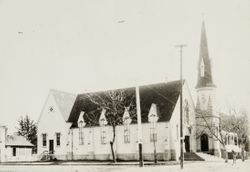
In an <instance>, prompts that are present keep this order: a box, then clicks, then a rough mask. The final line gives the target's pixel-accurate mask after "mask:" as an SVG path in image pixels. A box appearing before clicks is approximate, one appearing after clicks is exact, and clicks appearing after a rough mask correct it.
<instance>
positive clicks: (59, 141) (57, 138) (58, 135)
mask: <svg viewBox="0 0 250 172" xmlns="http://www.w3.org/2000/svg"><path fill="white" fill-rule="evenodd" d="M60 145H61V133H56V146H60Z"/></svg>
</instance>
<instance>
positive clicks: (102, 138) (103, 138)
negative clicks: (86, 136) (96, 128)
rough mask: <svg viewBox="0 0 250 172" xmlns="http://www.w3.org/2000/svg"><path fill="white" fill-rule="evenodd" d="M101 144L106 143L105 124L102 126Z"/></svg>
mask: <svg viewBox="0 0 250 172" xmlns="http://www.w3.org/2000/svg"><path fill="white" fill-rule="evenodd" d="M101 144H106V131H105V127H104V126H103V127H102V128H101Z"/></svg>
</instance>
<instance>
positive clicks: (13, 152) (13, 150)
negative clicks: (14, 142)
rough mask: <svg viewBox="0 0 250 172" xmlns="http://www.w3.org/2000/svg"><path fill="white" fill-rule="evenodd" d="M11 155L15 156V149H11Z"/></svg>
mask: <svg viewBox="0 0 250 172" xmlns="http://www.w3.org/2000/svg"><path fill="white" fill-rule="evenodd" d="M12 155H13V156H16V148H13V149H12Z"/></svg>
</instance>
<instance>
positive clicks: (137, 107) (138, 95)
mask: <svg viewBox="0 0 250 172" xmlns="http://www.w3.org/2000/svg"><path fill="white" fill-rule="evenodd" d="M135 92H136V110H137V132H138V137H137V138H138V146H139V162H140V167H143V157H142V126H141V104H140V91H139V86H136V90H135Z"/></svg>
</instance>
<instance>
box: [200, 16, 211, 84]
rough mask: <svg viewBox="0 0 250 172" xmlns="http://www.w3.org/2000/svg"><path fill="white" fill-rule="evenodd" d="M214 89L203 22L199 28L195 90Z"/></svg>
mask: <svg viewBox="0 0 250 172" xmlns="http://www.w3.org/2000/svg"><path fill="white" fill-rule="evenodd" d="M201 87H215V85H214V84H213V79H212V71H211V61H210V58H209V52H208V44H207V35H206V28H205V22H204V21H203V22H202V26H201V40H200V56H199V63H198V82H197V85H196V88H201Z"/></svg>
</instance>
